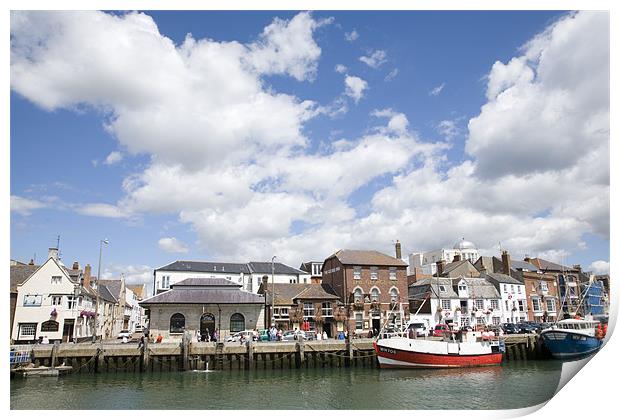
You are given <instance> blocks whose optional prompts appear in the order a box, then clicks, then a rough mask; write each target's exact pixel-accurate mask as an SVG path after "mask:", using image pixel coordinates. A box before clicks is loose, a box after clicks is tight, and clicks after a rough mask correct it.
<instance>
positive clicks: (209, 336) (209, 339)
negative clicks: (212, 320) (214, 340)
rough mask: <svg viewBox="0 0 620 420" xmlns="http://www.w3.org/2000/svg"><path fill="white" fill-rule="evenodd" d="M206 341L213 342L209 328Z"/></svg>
mask: <svg viewBox="0 0 620 420" xmlns="http://www.w3.org/2000/svg"><path fill="white" fill-rule="evenodd" d="M206 341H207V343H208V342H210V341H211V333H210V332H209V329H208V328H207V334H206Z"/></svg>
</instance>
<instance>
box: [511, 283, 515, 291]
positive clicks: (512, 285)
mask: <svg viewBox="0 0 620 420" xmlns="http://www.w3.org/2000/svg"><path fill="white" fill-rule="evenodd" d="M510 292H511V293H514V292H515V285H514V284H511V285H510Z"/></svg>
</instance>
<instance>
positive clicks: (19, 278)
mask: <svg viewBox="0 0 620 420" xmlns="http://www.w3.org/2000/svg"><path fill="white" fill-rule="evenodd" d="M38 268H39V266H38V265H35V264H34V261H33V260H30V263H29V264H24V263H21V262H19V261H15V260H11V273H10V276H11V279H10V280H11V286H10V298H9V314H10V315H9V318H10V319H9V320H10V327H9V332H10V335H11V337H12V336H13V320H14V319H15V307H16V306H17V285H19V284H21V283H23V282H24V280H26V279H27V278H28V277H30V275H31V274H32V273H34V272H35V271H36V270H37V269H38Z"/></svg>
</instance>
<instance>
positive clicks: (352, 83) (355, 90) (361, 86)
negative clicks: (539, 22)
mask: <svg viewBox="0 0 620 420" xmlns="http://www.w3.org/2000/svg"><path fill="white" fill-rule="evenodd" d="M344 86H345V91H344V93H345V95H347V96H349V97H350V98H352V99H353V100H354V101H355V103H358V102H359V101H360V99H362V98H363V97H364V91H365V90H366V89H368V83H367V82H366V81H365V80H364V79H362V78H360V77H357V76H349V75H348V74H347V76H346V77H345V79H344Z"/></svg>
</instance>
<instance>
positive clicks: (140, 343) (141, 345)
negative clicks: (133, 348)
mask: <svg viewBox="0 0 620 420" xmlns="http://www.w3.org/2000/svg"><path fill="white" fill-rule="evenodd" d="M142 347H144V336H142V337H140V341H138V349H141V348H142Z"/></svg>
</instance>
